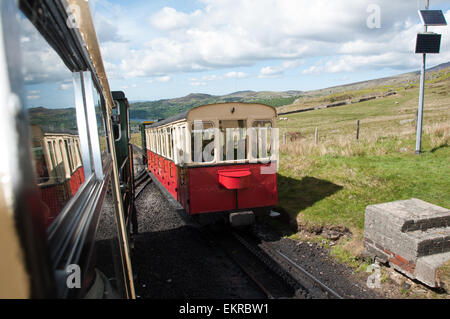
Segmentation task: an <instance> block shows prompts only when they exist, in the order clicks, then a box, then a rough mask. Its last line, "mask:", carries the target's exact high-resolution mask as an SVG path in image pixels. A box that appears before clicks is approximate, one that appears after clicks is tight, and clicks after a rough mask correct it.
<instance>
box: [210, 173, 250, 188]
mask: <svg viewBox="0 0 450 319" xmlns="http://www.w3.org/2000/svg"><path fill="white" fill-rule="evenodd" d="M217 173H218V174H219V183H220V185H222V186H223V187H225V188H226V189H245V188H249V187H250V181H251V175H252V172H250V171H249V170H242V169H241V170H220V171H217Z"/></svg>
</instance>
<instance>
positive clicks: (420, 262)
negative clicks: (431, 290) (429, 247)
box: [414, 252, 450, 287]
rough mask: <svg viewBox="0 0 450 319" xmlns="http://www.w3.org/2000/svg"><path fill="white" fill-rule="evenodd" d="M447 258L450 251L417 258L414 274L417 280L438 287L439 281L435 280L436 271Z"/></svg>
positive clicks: (449, 255) (448, 258) (449, 257)
mask: <svg viewBox="0 0 450 319" xmlns="http://www.w3.org/2000/svg"><path fill="white" fill-rule="evenodd" d="M449 260H450V252H445V253H441V254H435V255H431V256H425V257H421V258H419V259H417V263H416V269H415V272H414V275H415V277H416V278H417V280H420V281H421V282H423V283H425V284H426V285H428V286H430V287H438V286H439V283H438V282H437V280H436V271H437V269H438V268H439V267H440V266H442V265H443V264H444V263H446V262H447V261H449Z"/></svg>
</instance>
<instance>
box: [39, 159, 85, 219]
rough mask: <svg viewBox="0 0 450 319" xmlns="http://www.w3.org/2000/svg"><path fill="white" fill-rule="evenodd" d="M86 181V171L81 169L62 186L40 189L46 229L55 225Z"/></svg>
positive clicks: (54, 185) (55, 185) (56, 185)
mask: <svg viewBox="0 0 450 319" xmlns="http://www.w3.org/2000/svg"><path fill="white" fill-rule="evenodd" d="M84 180H85V177H84V169H83V167H79V168H78V169H77V170H75V171H74V172H73V174H72V176H71V178H70V179H68V180H66V181H64V182H62V183H60V184H53V185H49V186H45V187H42V188H41V189H40V193H41V204H42V206H43V207H44V211H45V216H43V219H44V223H45V226H46V227H49V226H50V225H51V224H52V223H53V221H54V220H55V218H56V217H57V216H58V214H59V213H60V212H61V211H62V209H63V208H64V206H65V205H66V204H67V202H68V201H69V199H70V198H72V197H73V196H74V195H75V194H76V193H77V191H78V189H80V187H81V185H83V183H84Z"/></svg>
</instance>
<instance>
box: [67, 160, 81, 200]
mask: <svg viewBox="0 0 450 319" xmlns="http://www.w3.org/2000/svg"><path fill="white" fill-rule="evenodd" d="M69 183H70V190H71V192H72V196H74V195H75V194H76V193H77V192H78V189H80V187H81V185H83V183H84V169H83V167H79V168H78V169H77V170H75V171H74V172H73V174H72V176H71V178H70V180H69Z"/></svg>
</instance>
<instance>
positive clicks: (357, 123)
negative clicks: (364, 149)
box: [356, 120, 359, 140]
mask: <svg viewBox="0 0 450 319" xmlns="http://www.w3.org/2000/svg"><path fill="white" fill-rule="evenodd" d="M356 139H357V140H359V120H358V121H356Z"/></svg>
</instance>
